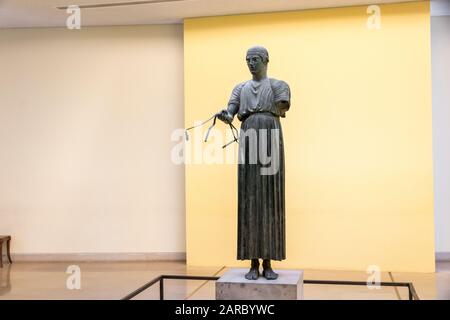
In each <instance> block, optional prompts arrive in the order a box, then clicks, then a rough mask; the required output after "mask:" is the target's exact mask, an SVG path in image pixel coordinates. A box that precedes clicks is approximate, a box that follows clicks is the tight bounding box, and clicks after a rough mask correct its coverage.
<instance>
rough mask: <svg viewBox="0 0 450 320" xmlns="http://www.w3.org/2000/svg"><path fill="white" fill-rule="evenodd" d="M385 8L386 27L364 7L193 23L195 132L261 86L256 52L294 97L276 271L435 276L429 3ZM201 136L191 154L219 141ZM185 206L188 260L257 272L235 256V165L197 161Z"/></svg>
mask: <svg viewBox="0 0 450 320" xmlns="http://www.w3.org/2000/svg"><path fill="white" fill-rule="evenodd" d="M380 7H381V28H380V29H369V28H368V27H367V25H366V22H367V19H368V17H369V16H370V15H369V14H367V12H366V10H367V7H366V6H361V7H349V8H335V9H320V10H307V11H296V12H283V13H268V14H254V15H238V16H224V17H211V18H197V19H188V20H186V21H185V29H184V30H185V31H184V42H185V43H184V45H185V49H184V50H185V121H186V126H190V125H191V124H192V123H194V122H195V121H198V120H202V119H205V118H207V117H208V116H209V115H210V114H212V113H214V112H216V111H218V110H219V109H221V108H223V107H225V106H226V103H227V101H228V98H229V95H230V93H231V90H232V88H233V87H234V85H236V84H238V83H239V82H241V81H245V80H248V79H250V74H249V73H248V70H247V67H246V65H245V59H244V58H245V52H246V49H247V48H248V47H250V46H252V45H255V44H260V45H263V46H265V47H267V48H268V50H269V54H270V62H269V76H271V77H274V78H278V79H282V80H285V81H286V82H288V83H289V85H290V87H291V91H292V105H291V110H290V111H289V112H288V113H287V117H286V118H285V119H282V125H283V133H284V139H285V152H286V223H287V260H285V261H283V262H280V263H276V264H275V266H276V267H280V268H294V267H295V268H320V269H353V270H366V268H367V267H368V266H369V265H378V266H380V267H381V269H382V271H417V272H433V271H434V230H433V176H432V127H431V124H432V123H431V75H430V29H429V3H428V2H415V3H403V4H390V5H382V6H380ZM235 123H236V124H239V123H238V120H237V119H236V120H235ZM218 127H219V128H220V130H221V131H222V132H226V130H227V129H226V127H225V125H223V124H219V125H218ZM203 133H204V131H203ZM201 138H202V136H201V135H200V134H198V133H197V134H196V133H194V134H193V139H191V140H190V142H189V143H188V144H187V148H189V150H192V149H191V148H192V146H193V145H194V144H196V143H197V147H198V146H201V147H203V151H204V150H205V148H208V146H209V147H211V145H210V144H214V141H213V140H214V139H212V141H211V142H208V143H206V144H202V142H201V141H200V139H201ZM231 151H233V152H237V146H236V144H235V145H233V146H232V147H229V148H228V150H227V152H231ZM186 210H187V212H186V215H187V217H186V222H187V258H188V264H190V265H199V266H206V265H209V266H212V265H227V266H246V265H248V262H241V261H237V260H236V245H237V235H236V233H237V167H236V164H229V163H228V164H227V163H225V164H205V163H203V164H200V163H191V164H187V165H186Z"/></svg>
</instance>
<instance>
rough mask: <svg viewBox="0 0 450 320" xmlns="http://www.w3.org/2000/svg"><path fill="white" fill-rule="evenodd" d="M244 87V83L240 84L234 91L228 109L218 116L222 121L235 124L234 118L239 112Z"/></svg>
mask: <svg viewBox="0 0 450 320" xmlns="http://www.w3.org/2000/svg"><path fill="white" fill-rule="evenodd" d="M242 86H243V83H240V84H238V85H237V86H235V87H234V89H233V91H232V92H231V97H230V100H229V101H228V107H227V108H226V109H223V110H222V111H220V112H219V113H218V114H217V116H218V118H219V119H220V120H222V121H224V122H226V123H227V122H230V123H231V122H233V119H234V116H235V115H236V114H237V113H238V112H239V105H240V97H241V89H242Z"/></svg>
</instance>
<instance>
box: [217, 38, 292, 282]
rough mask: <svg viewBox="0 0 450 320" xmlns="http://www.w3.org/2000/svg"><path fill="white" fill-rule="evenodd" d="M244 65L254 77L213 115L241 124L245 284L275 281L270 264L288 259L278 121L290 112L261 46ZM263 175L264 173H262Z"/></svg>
mask: <svg viewBox="0 0 450 320" xmlns="http://www.w3.org/2000/svg"><path fill="white" fill-rule="evenodd" d="M246 61H247V66H248V68H249V70H250V73H251V74H252V76H253V79H252V80H248V81H245V82H242V83H240V84H238V85H237V86H236V87H235V88H234V89H233V91H232V93H231V98H230V100H229V102H228V107H227V108H226V109H224V110H222V111H220V112H219V113H217V114H216V116H217V117H218V118H219V119H220V120H222V121H224V122H225V123H228V124H231V123H232V122H233V118H234V116H235V115H236V114H237V118H238V119H239V120H240V121H241V122H242V124H241V130H240V136H239V164H238V248H237V249H238V250H237V258H238V260H251V267H250V271H249V272H248V273H247V274H246V275H245V278H246V279H248V280H256V279H258V277H259V259H262V260H263V264H262V265H263V273H262V275H263V276H264V277H265V278H266V279H269V280H274V279H276V278H277V277H278V274H277V273H275V272H274V271H273V269H272V267H271V264H270V261H271V260H284V259H286V226H285V188H284V181H285V179H284V175H285V169H284V144H283V134H282V130H281V123H280V117H282V118H284V117H285V113H286V111H288V110H289V107H290V96H291V94H290V89H289V86H288V84H287V83H286V82H284V81H280V80H276V79H272V78H268V77H267V64H268V62H269V54H268V52H267V50H266V49H265V48H263V47H260V46H256V47H252V48H250V49H249V50H248V51H247V56H246ZM262 154H265V155H267V156H270V157H271V162H272V163H271V164H270V165H273V163H275V164H276V165H275V170H272V171H270V170H269V171H267V170H266V169H267V168H268V163H267V161H263V159H262V156H261V155H262ZM264 170H266V171H264Z"/></svg>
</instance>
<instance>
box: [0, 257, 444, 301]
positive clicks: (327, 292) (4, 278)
mask: <svg viewBox="0 0 450 320" xmlns="http://www.w3.org/2000/svg"><path fill="white" fill-rule="evenodd" d="M70 265H77V266H79V267H80V270H81V289H79V290H76V289H74V290H69V289H67V286H66V281H67V279H68V277H69V276H70V274H67V273H66V270H67V268H68V266H70ZM225 270H226V268H225V267H220V266H218V267H211V268H200V267H187V266H186V264H185V263H184V262H83V263H68V262H64V263H62V262H58V263H56V262H52V263H49V262H32V263H31V262H15V263H13V264H12V265H10V264H7V263H5V264H4V266H3V268H1V269H0V299H120V298H122V297H124V296H126V295H127V294H128V293H130V292H132V291H134V290H135V289H137V288H138V287H140V286H141V285H143V284H145V283H146V282H148V281H150V280H151V279H153V278H155V277H157V276H159V275H161V274H177V275H185V274H188V275H202V276H213V275H214V276H215V275H219V276H220V275H221V274H222V273H223V272H224V271H225ZM305 279H321V280H355V281H366V280H367V274H366V273H365V272H354V271H321V270H305ZM381 280H382V281H388V282H390V281H395V282H412V283H413V284H414V287H415V289H416V291H417V294H418V295H419V297H420V299H450V262H440V263H437V268H436V273H431V274H423V273H422V274H420V273H397V272H392V273H391V272H386V273H383V274H382V279H381ZM164 287H165V298H166V299H194V300H195V299H214V282H211V281H209V282H207V281H184V280H166V281H165V285H164ZM158 295H159V289H158V284H155V285H154V286H153V287H151V288H150V289H148V290H147V291H144V292H143V293H141V294H140V295H138V296H137V297H136V298H135V299H158ZM305 299H338V300H339V299H394V300H397V299H401V300H406V299H408V291H407V289H406V288H396V287H383V288H381V289H372V290H370V289H368V288H367V287H365V286H362V287H359V286H358V287H353V286H335V285H311V284H308V285H305Z"/></svg>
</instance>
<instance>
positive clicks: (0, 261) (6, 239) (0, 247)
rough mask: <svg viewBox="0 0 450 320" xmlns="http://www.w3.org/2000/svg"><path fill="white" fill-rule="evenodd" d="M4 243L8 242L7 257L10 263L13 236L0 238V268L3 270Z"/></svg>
mask: <svg viewBox="0 0 450 320" xmlns="http://www.w3.org/2000/svg"><path fill="white" fill-rule="evenodd" d="M3 242H6V255H7V256H8V260H9V263H12V260H11V252H10V250H11V236H0V268H3Z"/></svg>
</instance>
